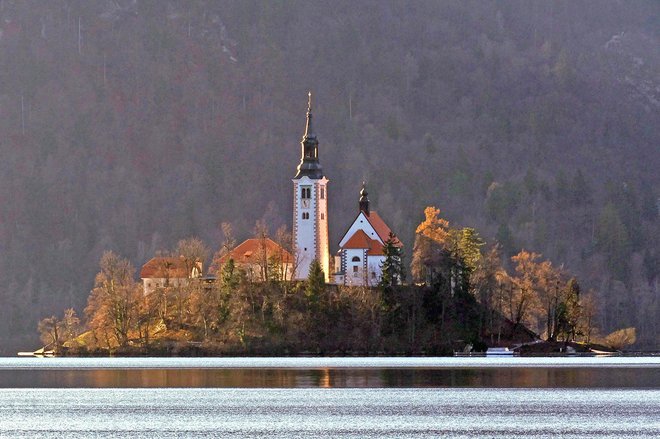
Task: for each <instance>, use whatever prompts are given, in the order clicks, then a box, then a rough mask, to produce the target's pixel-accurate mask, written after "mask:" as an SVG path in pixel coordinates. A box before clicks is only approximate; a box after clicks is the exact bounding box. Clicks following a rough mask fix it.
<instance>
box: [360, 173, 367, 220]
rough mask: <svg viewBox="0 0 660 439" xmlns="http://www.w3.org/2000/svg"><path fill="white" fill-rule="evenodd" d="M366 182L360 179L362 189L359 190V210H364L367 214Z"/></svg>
mask: <svg viewBox="0 0 660 439" xmlns="http://www.w3.org/2000/svg"><path fill="white" fill-rule="evenodd" d="M368 195H369V194H368V193H367V183H366V182H365V181H364V180H363V181H362V190H361V191H360V212H364V214H365V215H367V216H369V198H368V197H367V196H368Z"/></svg>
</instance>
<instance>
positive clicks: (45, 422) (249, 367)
mask: <svg viewBox="0 0 660 439" xmlns="http://www.w3.org/2000/svg"><path fill="white" fill-rule="evenodd" d="M0 387H2V388H3V389H2V391H1V392H0V437H11V438H14V437H40V438H44V437H45V438H81V437H158V438H175V437H176V438H179V437H221V438H224V437H247V438H252V437H266V436H268V437H286V438H298V437H300V438H302V437H327V438H383V437H390V438H426V437H429V438H430V437H455V438H459V437H466V438H472V437H474V438H476V437H479V438H489V437H492V438H510V437H536V438H551V437H552V438H554V437H564V438H592V437H593V438H596V437H598V438H600V437H612V438H658V437H660V358H658V357H650V358H621V357H616V358H366V359H365V358H283V359H278V358H245V359H220V358H213V359H206V358H194V359H181V358H137V359H136V358H130V359H124V358H110V359H108V358H101V359H97V358H81V359H74V358H44V359H39V358H0Z"/></svg>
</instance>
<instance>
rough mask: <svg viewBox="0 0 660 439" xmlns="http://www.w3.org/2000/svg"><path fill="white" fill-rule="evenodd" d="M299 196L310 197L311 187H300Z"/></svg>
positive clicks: (306, 198)
mask: <svg viewBox="0 0 660 439" xmlns="http://www.w3.org/2000/svg"><path fill="white" fill-rule="evenodd" d="M301 198H303V199H305V200H308V199H310V198H312V188H310V187H304V188H302V191H301Z"/></svg>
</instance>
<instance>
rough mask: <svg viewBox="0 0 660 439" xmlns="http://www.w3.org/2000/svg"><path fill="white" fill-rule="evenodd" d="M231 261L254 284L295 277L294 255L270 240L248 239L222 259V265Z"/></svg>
mask: <svg viewBox="0 0 660 439" xmlns="http://www.w3.org/2000/svg"><path fill="white" fill-rule="evenodd" d="M230 259H232V260H233V261H234V264H236V268H237V269H240V270H243V271H244V272H245V276H246V277H247V279H248V280H250V281H253V282H264V281H267V280H291V279H292V277H293V273H294V270H293V255H291V253H289V252H288V251H287V250H286V249H285V248H283V247H282V246H281V245H279V244H277V243H276V242H275V241H273V240H272V239H270V238H263V239H261V238H250V239H246V240H245V241H243V242H242V243H240V244H239V245H237V246H236V247H235V248H234V249H233V250H232V251H231V252H229V253H228V254H226V255H224V256H223V257H222V258H220V265H221V266H222V265H224V264H226V263H227V262H228V261H229V260H230Z"/></svg>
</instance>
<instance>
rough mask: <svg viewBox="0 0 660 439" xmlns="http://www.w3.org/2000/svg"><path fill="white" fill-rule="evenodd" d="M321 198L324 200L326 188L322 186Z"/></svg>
mask: <svg viewBox="0 0 660 439" xmlns="http://www.w3.org/2000/svg"><path fill="white" fill-rule="evenodd" d="M321 199H322V200H323V199H325V188H324V187H322V188H321Z"/></svg>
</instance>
